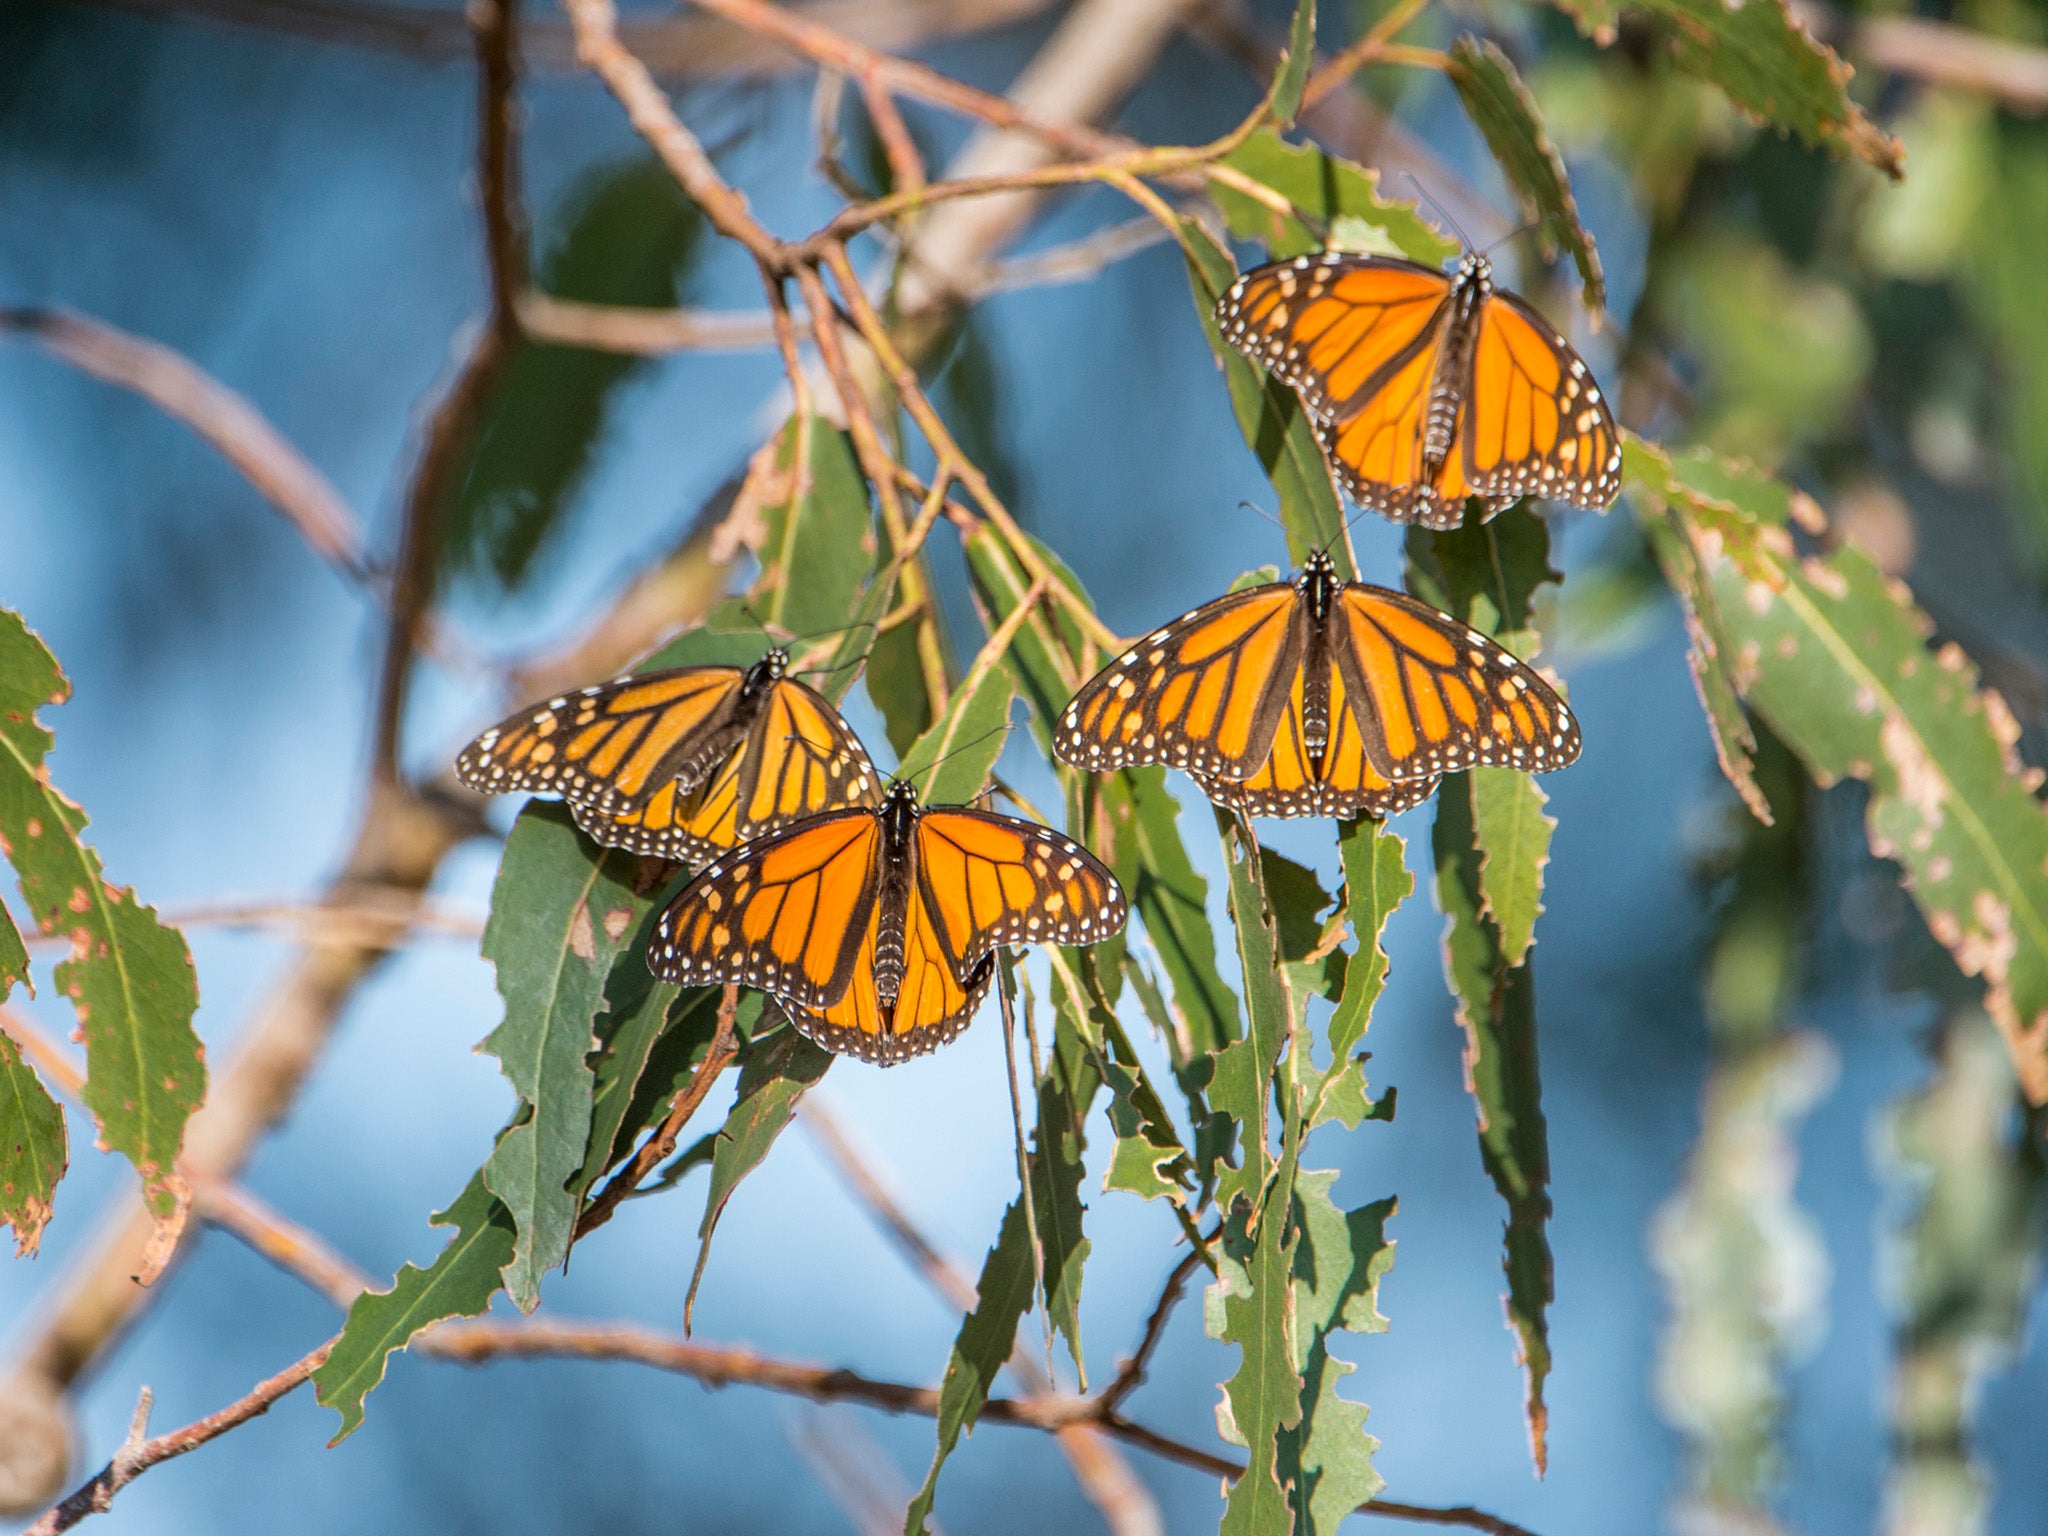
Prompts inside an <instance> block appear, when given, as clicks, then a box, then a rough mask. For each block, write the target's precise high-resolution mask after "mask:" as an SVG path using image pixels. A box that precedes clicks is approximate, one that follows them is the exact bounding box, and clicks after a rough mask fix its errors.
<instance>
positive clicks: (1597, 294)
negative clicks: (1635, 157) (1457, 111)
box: [1447, 36, 1607, 316]
mask: <svg viewBox="0 0 2048 1536" xmlns="http://www.w3.org/2000/svg"><path fill="white" fill-rule="evenodd" d="M1447 73H1448V74H1449V75H1450V77H1451V84H1452V85H1453V86H1455V87H1456V88H1457V91H1458V98H1459V100H1461V101H1463V102H1464V103H1465V114H1466V116H1468V117H1470V118H1471V119H1472V124H1473V126H1474V127H1476V128H1477V129H1478V130H1479V131H1480V133H1481V134H1482V135H1484V136H1485V139H1486V144H1487V148H1489V149H1491V150H1492V151H1493V158H1494V161H1495V163H1496V164H1498V165H1499V166H1500V170H1501V174H1502V175H1503V176H1505V177H1506V178H1507V181H1508V185H1509V186H1511V187H1513V188H1514V189H1515V194H1516V196H1518V197H1519V198H1520V199H1521V201H1522V216H1523V217H1524V218H1527V219H1540V220H1542V225H1541V228H1540V235H1541V238H1542V240H1543V243H1544V247H1545V250H1546V252H1548V253H1549V254H1551V255H1552V256H1554V255H1555V254H1556V251H1557V250H1558V248H1559V247H1562V248H1563V249H1564V250H1566V251H1568V252H1569V253H1570V254H1571V258H1572V264H1573V265H1574V266H1576V267H1577V268H1578V269H1579V282H1580V284H1581V285H1582V287H1583V290H1584V293H1585V299H1586V310H1587V312H1588V313H1589V314H1592V315H1595V316H1597V315H1599V314H1600V312H1601V310H1602V309H1603V308H1604V307H1605V306H1606V303H1607V280H1606V279H1605V278H1604V277H1602V276H1601V274H1600V253H1599V251H1598V250H1596V249H1595V248H1594V245H1593V236H1592V234H1591V233H1590V232H1589V231H1588V230H1587V229H1586V226H1585V225H1584V224H1583V223H1581V222H1580V221H1579V204H1578V200H1577V199H1576V198H1574V197H1573V196H1572V184H1571V178H1570V177H1569V176H1567V175H1566V173H1565V168H1564V156H1562V155H1560V154H1559V153H1558V152H1557V146H1556V145H1555V144H1553V143H1552V142H1551V140H1550V134H1549V133H1548V132H1547V131H1546V130H1545V128H1544V126H1543V119H1542V118H1541V116H1539V115H1538V113H1537V111H1536V98H1535V97H1533V96H1531V95H1530V94H1529V88H1528V86H1526V85H1524V84H1523V83H1522V77H1521V76H1520V75H1519V74H1517V73H1516V72H1515V66H1514V64H1513V63H1512V62H1511V61H1510V60H1509V58H1508V56H1507V55H1506V54H1504V53H1502V52H1501V51H1500V49H1498V48H1496V47H1495V46H1494V45H1493V44H1492V43H1490V42H1482V41H1477V40H1475V39H1473V38H1472V37H1469V36H1466V37H1460V38H1459V39H1458V40H1457V41H1456V42H1454V43H1452V44H1451V52H1450V67H1449V69H1448V71H1447Z"/></svg>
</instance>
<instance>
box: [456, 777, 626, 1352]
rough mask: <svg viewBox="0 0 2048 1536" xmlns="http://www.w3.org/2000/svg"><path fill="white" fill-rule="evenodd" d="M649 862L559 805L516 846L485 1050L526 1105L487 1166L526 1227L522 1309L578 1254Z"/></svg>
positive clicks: (495, 927) (516, 1272) (518, 1266)
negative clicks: (639, 881)
mask: <svg viewBox="0 0 2048 1536" xmlns="http://www.w3.org/2000/svg"><path fill="white" fill-rule="evenodd" d="M639 862H640V861H639V860H638V859H636V858H635V857H634V856H633V855H631V854H627V853H620V852H618V851H616V850H613V849H603V848H599V847H597V846H596V845H595V844H594V843H592V842H591V841H590V840H589V839H588V838H586V837H584V836H583V834H582V833H580V832H578V831H577V830H576V824H575V823H574V822H573V821H572V820H571V819H570V816H569V811H568V808H567V807H566V806H564V805H561V804H560V803H558V802H555V801H546V800H530V801H528V802H527V804H526V807H525V809H524V810H522V811H521V812H520V813H519V819H518V820H517V821H515V822H514V823H513V824H512V831H511V833H510V835H509V836H507V837H506V839H505V855H504V859H503V861H502V862H501V863H500V864H499V866H498V879H497V883H496V884H495V885H494V886H493V887H492V890H491V916H490V921H489V922H488V923H487V924H486V925H485V927H484V938H483V956H484V958H485V959H486V960H488V961H490V962H491V964H492V966H493V967H494V968H495V969H496V972H497V982H498V995H499V996H500V997H502V998H503V999H504V1001H505V1018H504V1022H502V1023H501V1024H499V1025H498V1027H497V1028H496V1029H494V1030H492V1031H491V1033H490V1034H489V1036H487V1037H486V1038H485V1040H484V1042H483V1044H482V1046H481V1047H479V1049H481V1050H483V1051H484V1052H485V1053H486V1054H488V1055H491V1056H495V1057H496V1058H497V1059H498V1066H499V1068H500V1070H502V1071H503V1072H504V1074H505V1077H506V1080H507V1081H508V1082H510V1083H511V1084H512V1091H513V1092H515V1093H517V1094H518V1095H519V1097H520V1099H521V1101H522V1103H523V1105H524V1106H525V1108H524V1111H523V1113H522V1114H521V1115H520V1116H519V1117H518V1118H517V1119H516V1120H515V1122H514V1124H513V1125H512V1127H511V1129H509V1130H507V1131H506V1132H505V1133H504V1135H502V1136H501V1137H499V1138H498V1144H497V1146H496V1148H495V1149H493V1151H492V1152H491V1155H490V1159H489V1161H487V1162H486V1163H485V1164H484V1167H483V1178H484V1184H485V1186H486V1187H487V1188H488V1189H489V1190H490V1191H491V1193H492V1194H494V1195H496V1196H497V1197H498V1198H499V1199H500V1200H501V1201H503V1202H504V1205H505V1208H506V1210H508V1211H510V1212H511V1213H512V1219H513V1222H514V1224H515V1226H516V1227H517V1229H518V1238H517V1241H516V1242H515V1244H514V1246H513V1251H512V1259H511V1262H510V1263H509V1264H508V1265H507V1266H506V1268H505V1289H506V1290H507V1291H508V1292H509V1293H510V1294H511V1297H512V1300H513V1301H514V1302H515V1303H516V1304H517V1305H518V1307H519V1309H520V1311H522V1312H531V1311H532V1310H533V1309H534V1308H535V1307H536V1306H538V1305H539V1304H540V1277H541V1276H542V1275H543V1274H544V1273H546V1272H547V1271H548V1270H550V1269H552V1268H554V1267H555V1266H556V1265H557V1264H560V1263H561V1262H562V1261H563V1260H564V1259H566V1258H567V1257H568V1256H569V1241H570V1236H571V1234H572V1232H573V1230H574V1227H575V1224H576V1209H577V1205H578V1197H577V1192H576V1191H574V1190H572V1189H571V1188H570V1183H571V1181H572V1180H573V1179H574V1178H575V1177H576V1175H577V1174H578V1173H579V1171H580V1170H581V1169H582V1167H583V1164H584V1159H585V1155H586V1151H587V1148H588V1144H589V1141H590V1128H591V1119H590V1115H591V1100H592V1095H593V1092H594V1089H595V1079H594V1077H593V1076H592V1073H591V1069H590V1064H589V1061H588V1057H589V1055H590V1051H591V1047H592V1044H593V1033H592V1026H593V1024H594V1023H595V1021H596V1018H597V1015H598V1011H599V1010H600V1008H602V1006H603V1004H604V991H605V980H606V978H607V977H608V976H609V975H610V974H611V970H612V967H613V965H614V964H615V963H616V962H617V960H618V958H619V956H620V954H621V953H622V952H623V950H624V947H625V941H626V939H627V937H628V936H629V935H630V934H632V933H633V931H634V929H635V928H636V927H637V926H638V920H639V919H640V918H641V917H643V916H644V913H645V903H643V902H640V901H639V900H637V899H636V898H635V896H634V894H633V890H632V885H631V881H632V878H633V874H634V871H635V869H636V868H637V866H638V864H639Z"/></svg>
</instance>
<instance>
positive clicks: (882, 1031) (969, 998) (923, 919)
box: [787, 892, 996, 1067]
mask: <svg viewBox="0 0 2048 1536" xmlns="http://www.w3.org/2000/svg"><path fill="white" fill-rule="evenodd" d="M879 924H880V913H879V912H877V913H875V914H874V915H873V916H871V917H870V918H869V920H868V927H867V930H866V932H865V933H864V935H863V938H862V942H861V945H860V952H859V958H858V960H857V962H856V964H855V967H854V971H853V976H852V979H851V981H850V983H849V985H848V986H847V988H846V991H845V993H844V995H843V996H842V997H841V998H840V999H839V1001H838V1002H836V1003H834V1004H831V1005H830V1006H827V1007H822V1008H797V1007H790V1008H788V1009H787V1012H788V1014H789V1018H790V1022H791V1023H792V1024H794V1025H796V1027H797V1028H798V1029H800V1030H802V1031H803V1032H804V1033H805V1034H807V1035H809V1036H810V1037H811V1038H812V1039H813V1040H815V1041H817V1042H818V1044H820V1045H822V1046H824V1047H825V1049H826V1050H828V1051H839V1052H843V1053H845V1054H847V1055H851V1056H858V1057H859V1058H860V1059H861V1060H863V1061H872V1062H878V1063H880V1064H881V1065H882V1066H885V1067H886V1066H890V1065H893V1064H894V1063H896V1062H899V1061H907V1060H909V1059H910V1058H911V1057H913V1056H922V1055H923V1054H924V1053H925V1052H927V1051H935V1050H937V1049H938V1048H939V1047H940V1046H942V1045H944V1044H945V1043H946V1042H947V1041H948V1040H951V1039H952V1038H953V1037H954V1036H955V1035H957V1034H959V1033H960V1031H961V1030H963V1029H965V1028H966V1027H967V1026H968V1024H969V1023H970V1022H971V1021H972V1020H973V1018H974V1013H975V1010H976V1009H977V1008H979V1007H980V1006H981V1000H982V999H983V998H984V997H986V996H988V988H989V982H990V980H991V979H992V978H993V977H994V975H995V968H996V967H995V956H994V955H984V956H982V958H981V960H980V961H979V962H978V963H977V964H975V965H973V966H970V967H969V968H968V970H967V973H966V979H965V980H964V981H963V980H961V979H960V978H959V977H958V976H956V975H955V974H954V970H953V966H952V964H951V962H950V961H948V960H947V958H946V956H945V953H944V950H943V948H942V946H941V945H940V943H939V940H938V932H937V929H936V927H935V926H934V924H933V921H932V917H931V910H930V908H929V907H928V906H927V905H926V904H925V902H924V900H923V899H922V898H921V897H920V896H918V895H917V894H916V893H915V892H913V893H912V895H911V899H910V907H909V911H907V912H906V913H905V914H904V923H903V982H902V985H901V986H900V987H899V988H898V990H897V993H896V1004H895V1006H894V1007H893V1008H887V1007H885V1006H884V1004H883V1001H882V998H881V997H880V995H879V994H878V993H877V991H876V988H875V964H874V961H875V939H876V937H877V934H876V929H877V928H878V927H879Z"/></svg>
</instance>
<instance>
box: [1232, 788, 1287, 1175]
mask: <svg viewBox="0 0 2048 1536" xmlns="http://www.w3.org/2000/svg"><path fill="white" fill-rule="evenodd" d="M1216 826H1217V829H1218V831H1219V832H1220V833H1221V834H1222V837H1223V853H1224V859H1225V862H1226V863H1227V864H1228V865H1229V868H1230V916H1231V921H1232V923H1233V924H1234V925H1235V927H1236V930H1237V953H1238V961H1239V965H1240V967H1241V969H1242V972H1243V975H1244V993H1245V1008H1246V1012H1247V1013H1248V1014H1249V1015H1250V1017H1251V1029H1250V1032H1249V1033H1248V1034H1246V1035H1245V1037H1244V1038H1243V1039H1242V1040H1235V1041H1232V1042H1231V1043H1230V1044H1229V1045H1228V1046H1226V1047H1225V1048H1224V1049H1223V1050H1222V1051H1221V1052H1220V1053H1219V1054H1218V1055H1217V1057H1216V1072H1215V1076H1214V1077H1213V1078H1212V1079H1211V1080H1210V1085H1209V1102H1210V1103H1211V1104H1212V1105H1214V1106H1215V1107H1216V1108H1217V1109H1219V1110H1223V1111H1225V1112H1226V1113H1228V1114H1231V1115H1233V1116H1235V1117H1236V1119H1237V1122H1238V1125H1239V1126H1240V1127H1241V1133H1240V1135H1239V1138H1238V1142H1239V1145H1238V1166H1237V1167H1235V1168H1230V1169H1225V1170H1223V1171H1222V1172H1221V1173H1220V1174H1219V1176H1218V1178H1217V1184H1216V1199H1217V1203H1218V1204H1219V1205H1220V1206H1222V1208H1223V1209H1224V1210H1225V1211H1229V1210H1230V1209H1231V1208H1232V1206H1233V1205H1234V1204H1235V1203H1236V1202H1237V1201H1239V1200H1243V1201H1246V1202H1249V1203H1251V1204H1252V1205H1254V1206H1257V1205H1258V1204H1259V1203H1260V1202H1261V1201H1262V1200H1263V1197H1264V1193H1265V1187H1266V1184H1267V1181H1268V1180H1269V1179H1270V1178H1271V1177H1272V1176H1273V1174H1274V1168H1275V1164H1274V1160H1273V1153H1272V1149H1271V1145H1270V1142H1271V1121H1270V1110H1271V1107H1272V1102H1273V1074H1274V1071H1275V1069H1276V1067H1277V1065H1278V1063H1279V1059H1280V1049H1281V1047H1282V1045H1284V1044H1285V1043H1286V1042H1287V1041H1288V1040H1289V1039H1290V1038H1291V1037H1292V1036H1293V1034H1294V1031H1295V1029H1296V1027H1297V1024H1298V1022H1299V1017H1300V1014H1299V1009H1300V1007H1301V1006H1302V1005H1301V1001H1300V999H1299V998H1297V997H1296V996H1295V995H1294V994H1293V992H1292V991H1291V989H1290V988H1289V986H1288V983H1287V978H1286V977H1285V976H1284V975H1283V974H1282V973H1281V971H1280V970H1279V968H1278V965H1279V955H1278V952H1277V949H1276V947H1275V940H1274V934H1273V929H1272V928H1271V927H1270V926H1269V924H1268V922H1267V918H1266V910H1267V909H1266V899H1265V892H1264V891H1263V890H1262V889H1261V881H1260V872H1259V867H1258V860H1257V859H1256V858H1254V857H1253V853H1252V849H1253V845H1252V843H1251V842H1250V840H1249V838H1248V837H1247V836H1246V834H1245V830H1244V828H1243V825H1242V824H1241V823H1240V822H1239V821H1238V820H1237V819H1236V818H1235V817H1234V816H1232V815H1230V814H1229V813H1228V812H1225V811H1221V810H1219V811H1217V812H1216ZM1279 1209H1280V1210H1282V1211H1284V1210H1285V1207H1284V1206H1282V1207H1280V1208H1279Z"/></svg>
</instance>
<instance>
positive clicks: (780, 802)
mask: <svg viewBox="0 0 2048 1536" xmlns="http://www.w3.org/2000/svg"><path fill="white" fill-rule="evenodd" d="M738 770H739V779H738V784H737V806H736V808H735V835H736V836H737V837H739V838H741V839H745V838H750V837H756V836H758V835H760V834H761V833H763V832H766V831H770V830H772V829H773V828H776V827H780V826H784V825H786V824H788V823H789V822H791V821H793V820H795V819H797V818H799V817H803V816H810V815H815V814H816V813H818V812H820V811H833V810H841V809H846V808H849V807H852V806H870V805H876V804H878V803H879V802H880V800H881V790H880V787H879V786H878V784H877V782H876V779H875V765H874V764H873V763H872V762H870V761H869V760H868V754H867V748H865V747H863V746H862V745H861V744H860V738H859V737H857V736H855V735H854V734H853V732H852V730H851V729H849V728H848V726H847V724H846V721H845V720H843V719H842V718H841V717H840V714H839V711H838V710H836V709H834V708H833V707H832V706H831V705H830V704H829V703H827V702H826V700H825V699H824V698H822V697H821V696H820V695H819V694H817V693H816V692H814V691H813V690H811V689H810V688H807V687H805V686H804V685H803V684H802V683H799V682H797V681H795V680H794V679H791V678H783V679H781V680H779V681H778V682H776V684H775V685H774V686H773V687H772V688H771V689H770V690H769V692H768V696H767V698H766V699H765V700H764V701H763V702H762V705H761V708H760V710H759V711H758V713H757V714H756V715H755V717H754V723H753V726H752V728H751V729H750V730H749V731H748V732H747V738H746V745H745V746H744V747H743V748H742V749H741V750H740V753H739V763H738Z"/></svg>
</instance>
